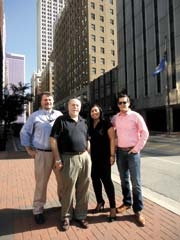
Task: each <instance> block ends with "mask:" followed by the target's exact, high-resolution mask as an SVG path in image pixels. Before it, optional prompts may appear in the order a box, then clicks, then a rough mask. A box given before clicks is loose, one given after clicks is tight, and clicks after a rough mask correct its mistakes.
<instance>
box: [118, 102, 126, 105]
mask: <svg viewBox="0 0 180 240" xmlns="http://www.w3.org/2000/svg"><path fill="white" fill-rule="evenodd" d="M126 103H127V102H118V105H122V104H126Z"/></svg>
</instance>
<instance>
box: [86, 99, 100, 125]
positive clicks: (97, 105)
mask: <svg viewBox="0 0 180 240" xmlns="http://www.w3.org/2000/svg"><path fill="white" fill-rule="evenodd" d="M93 107H97V108H98V109H99V112H100V116H99V119H100V121H102V120H104V114H103V110H102V107H101V106H100V105H99V104H97V103H94V104H92V105H91V107H90V111H89V126H90V127H91V126H93V119H92V117H91V109H92V108H93Z"/></svg>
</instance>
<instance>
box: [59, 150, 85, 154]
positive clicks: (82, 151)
mask: <svg viewBox="0 0 180 240" xmlns="http://www.w3.org/2000/svg"><path fill="white" fill-rule="evenodd" d="M84 152H86V150H84V151H82V152H63V153H62V154H64V155H81V154H83V153H84Z"/></svg>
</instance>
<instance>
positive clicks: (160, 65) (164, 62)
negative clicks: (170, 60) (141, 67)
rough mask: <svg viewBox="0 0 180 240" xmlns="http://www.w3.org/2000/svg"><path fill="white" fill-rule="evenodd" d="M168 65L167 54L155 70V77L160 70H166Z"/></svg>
mask: <svg viewBox="0 0 180 240" xmlns="http://www.w3.org/2000/svg"><path fill="white" fill-rule="evenodd" d="M165 67H166V58H165V56H164V57H163V58H162V59H161V61H160V63H159V65H158V66H157V67H156V68H155V71H154V72H153V77H155V76H156V75H157V74H159V73H160V72H162V71H164V69H165Z"/></svg>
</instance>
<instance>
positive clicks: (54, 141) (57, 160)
mask: <svg viewBox="0 0 180 240" xmlns="http://www.w3.org/2000/svg"><path fill="white" fill-rule="evenodd" d="M50 144H51V149H52V154H53V157H54V160H55V165H56V167H57V168H58V169H61V168H62V166H63V165H62V161H61V158H60V154H59V150H58V145H57V139H56V138H54V137H50Z"/></svg>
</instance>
